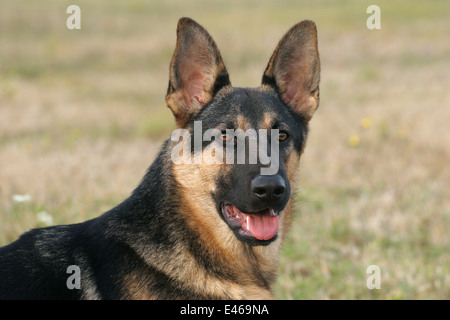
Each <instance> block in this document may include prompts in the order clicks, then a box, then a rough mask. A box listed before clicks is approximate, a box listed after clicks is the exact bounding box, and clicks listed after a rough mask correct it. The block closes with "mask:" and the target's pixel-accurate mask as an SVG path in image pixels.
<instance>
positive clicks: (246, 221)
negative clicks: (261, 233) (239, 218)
mask: <svg viewBox="0 0 450 320" xmlns="http://www.w3.org/2000/svg"><path fill="white" fill-rule="evenodd" d="M249 218H250V217H249V216H246V217H245V223H246V224H247V227H248V219H249Z"/></svg>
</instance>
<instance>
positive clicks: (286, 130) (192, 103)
mask: <svg viewBox="0 0 450 320" xmlns="http://www.w3.org/2000/svg"><path fill="white" fill-rule="evenodd" d="M319 78H320V61H319V54H318V49H317V31H316V27H315V24H314V22H312V21H307V20H305V21H302V22H300V23H298V24H296V25H294V26H293V27H292V28H291V29H290V30H289V31H288V32H287V33H286V34H285V35H284V37H283V38H282V39H281V40H280V42H279V44H278V46H277V47H276V49H275V51H274V53H273V55H272V56H271V58H270V60H269V63H268V65H267V67H266V69H265V71H264V73H263V77H262V82H261V86H260V87H258V88H236V87H232V85H231V82H230V78H229V75H228V72H227V69H226V67H225V64H224V62H223V60H222V57H221V55H220V52H219V50H218V48H217V46H216V44H215V42H214V40H213V39H212V38H211V36H210V35H209V34H208V32H207V31H206V30H205V29H204V28H203V27H202V26H200V25H199V24H197V23H196V22H195V21H193V20H191V19H189V18H182V19H181V20H180V21H179V23H178V28H177V44H176V48H175V52H174V55H173V58H172V60H171V64H170V76H169V87H168V90H167V95H166V102H167V105H168V107H169V108H170V109H171V110H172V112H173V114H174V116H175V120H176V124H177V127H178V131H176V134H174V135H172V144H171V146H172V151H173V152H172V155H173V156H174V157H172V160H173V161H174V166H173V173H174V176H175V179H176V180H177V181H178V182H179V184H180V186H181V189H182V194H183V199H185V200H184V201H185V202H187V203H186V206H189V207H190V210H186V211H188V212H191V215H192V217H189V219H191V220H192V221H193V222H192V223H193V224H195V223H197V224H201V225H205V224H208V228H209V229H211V230H218V232H217V233H218V234H221V235H222V237H225V238H228V233H229V232H230V231H231V232H232V233H233V234H234V236H235V237H236V238H237V239H238V240H240V241H243V242H246V243H248V244H250V245H268V244H270V243H271V242H273V241H275V240H276V239H277V238H278V237H279V236H280V235H282V234H283V233H284V231H285V230H286V228H287V225H288V224H289V215H290V204H291V194H292V188H293V185H294V181H295V172H296V170H297V167H298V164H299V159H300V156H301V154H302V152H303V148H304V146H305V141H306V136H307V132H308V122H309V120H310V119H311V117H312V116H313V114H314V112H315V111H316V109H317V108H318V106H319ZM216 238H217V237H216Z"/></svg>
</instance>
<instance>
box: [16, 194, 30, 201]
mask: <svg viewBox="0 0 450 320" xmlns="http://www.w3.org/2000/svg"><path fill="white" fill-rule="evenodd" d="M12 200H13V201H14V202H27V201H30V200H31V197H30V195H29V194H13V195H12Z"/></svg>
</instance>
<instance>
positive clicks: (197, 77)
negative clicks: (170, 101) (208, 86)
mask: <svg viewBox="0 0 450 320" xmlns="http://www.w3.org/2000/svg"><path fill="white" fill-rule="evenodd" d="M205 80H206V79H205V76H204V74H203V73H201V72H198V71H197V72H193V73H191V74H190V75H189V76H188V77H186V78H185V79H183V87H184V89H183V91H184V94H183V96H184V104H185V106H186V108H187V109H188V110H189V109H190V108H191V105H192V103H193V99H195V100H197V101H198V102H199V103H200V104H201V105H204V104H205V91H204V86H205Z"/></svg>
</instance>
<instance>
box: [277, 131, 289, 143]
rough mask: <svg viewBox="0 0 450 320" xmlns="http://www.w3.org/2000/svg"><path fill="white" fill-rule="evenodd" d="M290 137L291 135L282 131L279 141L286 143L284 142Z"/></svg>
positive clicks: (279, 134)
mask: <svg viewBox="0 0 450 320" xmlns="http://www.w3.org/2000/svg"><path fill="white" fill-rule="evenodd" d="M288 137H289V135H288V134H287V132H284V131H280V132H279V133H278V140H280V141H284V140H286V139H287V138H288Z"/></svg>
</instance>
